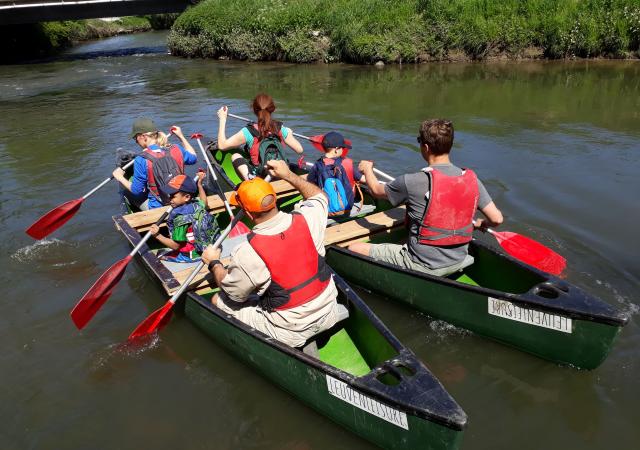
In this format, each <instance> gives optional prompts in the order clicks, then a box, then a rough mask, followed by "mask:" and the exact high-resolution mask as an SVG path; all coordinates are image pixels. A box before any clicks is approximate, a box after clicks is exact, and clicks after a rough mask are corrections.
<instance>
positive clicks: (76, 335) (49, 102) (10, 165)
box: [0, 33, 640, 450]
mask: <svg viewBox="0 0 640 450" xmlns="http://www.w3.org/2000/svg"><path fill="white" fill-rule="evenodd" d="M165 38H166V34H164V33H147V34H141V35H130V36H122V37H115V38H111V39H107V40H103V41H98V42H94V43H89V44H85V45H82V46H79V47H76V48H75V49H73V51H72V52H70V53H69V54H67V55H64V56H63V57H62V58H59V59H57V60H54V61H48V62H41V63H36V64H26V65H14V66H1V67H0V105H1V107H0V111H1V115H0V161H1V166H0V186H1V190H0V192H1V193H2V196H1V197H2V198H1V199H2V201H1V202H0V225H1V226H2V231H3V233H2V234H3V236H4V238H3V239H2V240H0V258H2V271H0V285H1V286H2V287H3V292H2V294H3V295H2V296H0V305H1V307H2V313H1V314H0V330H1V336H2V342H3V345H2V349H3V351H2V352H1V353H0V373H1V374H2V385H1V387H0V392H1V393H2V396H1V397H0V399H1V402H0V423H2V426H0V448H3V449H56V450H62V449H86V448H91V449H115V448H118V449H139V448H156V449H170V448H181V449H209V448H216V449H218V448H220V449H226V448H228V449H231V448H233V449H236V448H239V449H283V448H284V449H292V450H293V449H296V450H298V449H300V450H302V449H304V450H306V449H321V448H335V449H365V448H370V445H369V444H368V443H367V442H365V441H363V440H361V439H360V438H358V437H355V436H353V435H351V434H350V433H349V432H347V431H346V430H344V429H342V428H340V427H339V426H337V425H334V424H333V423H332V422H330V421H329V420H327V419H325V418H324V417H322V416H320V415H318V414H317V413H315V412H314V411H312V410H310V409H309V408H307V407H305V406H302V405H301V404H299V403H298V402H297V401H296V400H295V399H293V398H292V397H290V396H289V395H288V394H286V393H284V392H282V391H281V390H279V389H278V388H276V387H274V386H273V385H271V384H270V383H269V382H268V381H266V380H264V379H262V378H261V377H260V376H257V375H256V374H255V373H253V372H252V371H250V370H248V369H247V368H246V367H245V366H243V365H242V364H240V363H238V362H237V361H236V360H235V359H234V358H233V356H231V355H228V354H226V353H225V352H224V351H222V350H221V349H220V348H218V347H217V346H216V345H215V344H214V343H213V342H212V341H211V340H209V339H208V338H207V337H206V336H205V335H204V334H202V333H201V332H199V331H198V330H197V329H196V328H195V327H194V326H193V325H192V324H191V323H190V322H189V321H187V320H186V319H184V318H177V319H175V320H174V321H173V322H172V323H171V324H170V326H168V327H167V328H166V329H165V331H163V333H162V334H161V336H160V337H159V338H158V339H156V340H155V341H154V343H153V345H151V346H150V347H149V348H147V349H145V350H144V351H136V350H131V349H127V348H123V347H121V346H119V345H118V344H119V343H120V342H122V341H123V340H125V339H126V337H127V336H128V334H129V333H130V332H131V330H132V329H133V328H134V327H135V326H136V325H137V324H138V323H139V322H140V321H141V320H142V319H143V318H144V317H146V315H148V314H149V313H150V312H151V311H152V310H153V309H155V308H157V307H158V306H160V305H161V304H162V303H163V302H164V301H165V296H164V294H163V293H162V292H161V290H160V289H159V288H158V287H157V286H156V285H155V283H154V282H153V281H151V280H150V279H149V278H148V277H147V276H146V274H145V273H143V271H142V269H141V267H140V266H139V265H138V264H137V263H134V264H131V265H130V267H129V268H128V269H127V272H126V275H125V277H124V279H123V280H122V281H121V283H120V284H119V286H118V288H117V289H116V291H115V292H114V294H113V296H112V298H111V299H110V300H109V301H108V302H107V303H106V304H105V306H104V307H103V308H102V310H101V311H100V313H99V314H98V315H97V316H96V317H95V319H94V320H93V321H92V322H91V324H90V325H89V326H87V328H85V330H83V331H82V332H78V331H77V330H76V329H75V327H74V326H73V324H72V322H71V321H70V319H69V315H68V314H69V311H70V309H71V308H72V307H73V305H74V304H75V303H76V302H77V300H78V299H79V298H80V296H81V295H82V294H83V293H84V292H85V290H86V289H87V288H88V287H89V286H90V285H91V284H92V283H93V281H94V280H95V279H96V278H97V277H98V276H99V275H100V273H102V271H103V270H104V269H106V268H107V267H108V266H109V265H110V264H111V263H113V262H115V261H116V260H118V259H120V258H122V257H123V256H124V255H125V254H126V253H127V252H128V251H129V249H128V247H127V245H126V244H125V242H124V240H123V239H122V238H121V237H120V235H119V234H118V233H117V232H116V231H115V230H114V227H113V225H112V222H111V215H113V214H116V213H117V212H118V199H117V196H116V187H115V186H114V185H109V186H108V187H106V188H104V189H103V190H101V191H99V192H98V193H97V194H95V195H94V196H93V197H91V198H90V199H89V200H87V201H86V202H85V204H84V205H83V207H82V209H81V210H80V212H79V213H78V214H77V215H76V217H75V218H74V219H73V220H72V221H70V222H69V223H68V224H67V225H65V226H64V227H63V228H61V229H60V230H59V231H57V232H56V233H55V234H54V235H53V236H52V237H51V238H48V239H47V240H45V241H42V242H39V243H35V244H34V243H33V241H32V240H31V239H30V238H29V237H28V236H27V235H26V234H24V229H25V228H27V227H28V226H29V225H30V224H31V223H32V222H33V221H34V220H35V219H36V218H37V217H39V216H40V215H41V214H42V213H44V212H46V211H47V210H49V209H51V208H53V207H54V206H56V205H58V204H60V203H62V202H63V201H66V200H69V199H72V198H77V197H79V196H81V195H82V194H84V193H85V192H87V191H88V190H90V189H91V188H92V187H93V186H95V185H96V184H97V182H98V181H99V180H102V179H103V178H104V177H106V176H108V174H109V173H110V172H111V170H112V169H113V166H114V154H115V150H116V148H118V147H123V148H130V149H133V148H134V147H133V143H132V141H131V140H130V139H128V132H129V130H130V127H131V122H132V121H133V120H134V119H135V118H137V117H139V116H151V117H153V118H154V119H155V120H156V122H157V123H158V124H159V125H160V126H161V127H163V128H165V129H166V128H168V127H169V126H170V125H172V124H178V125H181V126H182V127H183V129H184V130H185V134H186V133H187V132H189V133H191V132H195V131H200V132H203V133H205V134H208V135H215V130H217V117H216V115H215V111H216V110H217V108H218V107H219V106H220V105H223V104H227V105H230V106H231V107H232V111H233V112H235V113H238V114H240V115H249V107H248V104H249V102H250V100H251V99H252V98H253V96H254V95H255V94H256V93H257V92H259V91H266V92H269V93H270V94H272V95H273V96H274V97H275V99H276V101H277V105H278V111H277V114H278V118H280V119H282V120H284V121H285V123H286V124H287V125H288V126H290V127H292V128H293V129H294V130H295V131H297V132H299V133H302V134H307V135H314V134H320V133H322V132H325V131H327V130H331V129H334V130H339V131H341V132H343V133H344V134H345V135H346V136H347V137H349V138H351V139H352V140H353V143H354V149H353V151H352V153H351V154H352V155H353V156H354V158H356V159H359V158H368V159H374V160H375V161H376V164H377V166H378V167H380V168H381V169H383V170H385V171H387V172H389V173H391V174H393V175H399V174H401V173H403V172H406V171H414V170H416V169H419V168H420V167H422V165H423V163H422V161H421V158H420V155H419V153H418V152H417V148H416V141H415V136H416V133H417V129H418V125H419V123H420V122H421V121H422V120H424V119H426V118H430V117H445V118H449V119H450V120H452V121H453V122H454V125H455V127H456V143H455V148H454V150H453V153H452V159H453V160H454V161H455V162H456V163H458V164H459V165H463V166H466V167H472V168H474V169H475V170H476V171H477V173H478V174H479V176H480V177H481V178H482V179H483V180H484V182H485V185H486V186H487V188H488V190H489V192H490V194H491V195H492V196H493V198H494V200H495V201H496V203H497V205H498V206H499V207H500V208H501V209H502V211H503V212H504V214H505V217H506V223H505V225H504V227H503V228H504V229H505V230H513V231H516V232H521V233H524V234H527V235H528V236H531V237H533V238H534V239H537V240H539V241H541V242H542V243H544V244H546V245H549V246H551V247H553V248H555V249H556V250H557V251H559V252H560V253H562V254H563V255H564V256H565V257H566V258H567V260H568V270H567V275H566V278H567V280H568V281H570V282H572V283H574V284H576V285H578V286H580V287H582V288H584V289H586V290H587V291H589V292H591V293H593V294H595V295H598V296H600V297H601V298H602V299H604V300H605V301H607V302H609V303H611V304H613V305H615V306H617V307H618V308H621V309H623V310H625V311H627V312H628V313H629V314H630V322H629V324H628V325H627V326H626V327H625V329H624V330H623V333H622V334H621V336H620V338H619V340H618V342H617V345H616V346H615V348H614V349H613V351H612V353H611V355H610V356H609V358H608V359H607V360H606V361H605V362H604V363H603V364H602V366H601V367H599V368H598V369H596V370H594V371H578V370H575V369H573V368H569V367H560V366H558V365H555V364H552V363H549V362H546V361H543V360H540V359H538V358H536V357H533V356H530V355H527V354H524V353H521V352H518V351H516V350H512V349H510V348H507V347H505V346H503V345H499V344H497V343H494V342H491V341H489V340H487V339H483V338H481V337H478V336H474V335H473V334H470V333H468V332H465V331H463V330H460V329H457V328H454V327H451V326H449V325H447V324H445V323H442V322H438V321H433V320H431V319H429V318H428V317H425V316H423V315H421V314H419V313H416V312H414V311H412V310H410V309H407V308H404V307H402V306H399V305H396V304H391V303H390V302H387V301H385V300H384V299H382V298H378V297H375V296H371V295H367V294H366V293H363V295H364V297H365V298H366V299H367V300H368V301H369V303H370V305H371V306H372V307H373V309H374V310H375V311H376V312H377V313H378V314H379V316H380V317H381V318H382V319H383V320H384V321H385V322H386V323H387V325H388V326H389V327H390V328H391V330H392V331H393V332H394V333H395V334H396V335H397V336H398V338H399V339H400V340H401V341H403V342H404V343H405V344H407V345H408V346H409V347H410V348H411V349H413V350H414V351H415V352H416V353H417V354H418V356H419V357H420V358H421V359H422V360H423V361H424V362H425V363H426V364H427V365H428V366H429V367H430V369H431V370H432V371H433V372H434V373H435V375H436V376H438V377H439V378H440V380H441V381H442V382H443V384H444V385H445V387H446V388H447V390H448V391H449V392H450V393H451V394H452V395H453V396H454V397H455V398H456V400H457V401H458V402H459V403H460V404H461V405H462V407H463V408H464V410H465V411H466V412H467V414H468V415H469V426H468V428H467V431H466V433H465V438H464V442H463V448H464V449H488V448H492V449H510V448H518V449H520V450H524V449H549V450H551V449H566V448H581V449H600V448H609V447H611V446H613V445H615V446H617V447H618V448H637V446H638V442H639V441H640V428H638V423H640V413H639V412H638V411H639V410H638V408H637V401H638V399H640V395H639V394H640V392H639V388H638V375H639V374H640V358H639V356H640V329H639V325H640V320H639V316H640V315H639V314H638V312H639V310H640V308H639V306H638V304H639V302H638V300H637V291H638V281H639V280H640V263H639V262H638V251H639V250H640V244H639V242H640V240H639V239H638V238H637V236H636V235H637V230H638V223H640V207H639V206H640V205H639V202H638V199H637V196H638V194H639V193H640V182H639V181H638V172H640V144H639V143H638V141H639V139H640V126H639V123H640V65H639V64H638V62H619V61H606V62H604V61H593V62H584V61H579V62H523V63H497V64H486V65H485V64H432V65H423V66H417V67H416V66H405V67H395V66H394V67H390V66H387V67H384V68H383V69H381V70H380V69H377V68H374V67H360V66H348V65H338V64H336V65H309V66H298V65H289V64H275V63H241V62H227V61H202V60H186V59H178V58H174V57H171V56H169V55H167V54H166V51H164V50H163V46H164V39H165ZM132 49H133V50H132ZM240 126H241V124H240V123H237V122H234V121H233V120H232V119H230V122H229V127H230V129H231V130H236V129H238V128H239V127H240ZM308 151H309V153H311V154H313V153H314V150H313V149H311V148H309V150H308ZM634 230H636V231H634ZM283 376H286V374H283Z"/></svg>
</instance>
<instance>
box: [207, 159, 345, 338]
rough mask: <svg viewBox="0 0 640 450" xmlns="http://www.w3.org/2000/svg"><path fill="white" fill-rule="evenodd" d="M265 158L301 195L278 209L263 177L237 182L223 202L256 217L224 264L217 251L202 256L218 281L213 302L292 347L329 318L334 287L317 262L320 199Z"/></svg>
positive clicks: (323, 206) (323, 217) (323, 210)
mask: <svg viewBox="0 0 640 450" xmlns="http://www.w3.org/2000/svg"><path fill="white" fill-rule="evenodd" d="M268 165H269V167H271V168H273V167H278V170H277V171H274V173H273V175H275V176H278V177H281V178H282V179H284V180H286V181H288V182H289V183H291V184H292V185H293V186H294V187H296V188H297V189H298V190H300V192H301V193H302V195H303V197H304V198H305V201H304V202H303V203H302V204H301V205H299V207H298V208H297V209H296V211H295V212H294V213H292V214H288V213H284V212H281V211H278V210H277V208H276V207H275V204H276V203H275V201H276V196H275V192H274V191H273V188H272V187H271V186H270V185H269V184H268V183H266V182H265V181H264V180H262V179H261V178H254V179H252V180H249V181H244V182H243V183H242V184H241V185H240V187H239V189H238V191H237V192H236V193H235V195H234V196H233V197H232V199H231V201H232V203H238V204H240V205H241V206H242V207H243V209H244V210H245V211H246V213H247V215H249V216H250V217H251V218H252V220H253V221H254V222H255V223H256V225H255V226H254V227H253V229H252V233H251V235H250V236H249V238H248V242H245V243H243V244H240V245H239V246H238V247H237V248H236V249H235V251H234V253H233V254H232V261H231V263H230V264H229V266H228V267H227V268H224V267H222V265H221V263H220V262H219V261H217V258H218V257H219V254H220V253H219V251H217V252H212V251H210V250H209V249H207V250H205V253H204V254H203V255H202V257H203V260H205V262H208V263H209V267H210V270H212V271H213V273H214V278H215V279H216V282H217V283H218V285H219V286H220V288H221V292H220V294H219V296H218V297H215V298H214V299H213V302H214V304H216V305H217V306H218V307H219V308H220V309H222V310H223V311H224V312H226V313H228V314H231V315H233V316H234V317H236V318H237V319H239V320H241V321H242V322H244V323H247V324H249V325H250V326H252V327H253V328H255V329H257V330H259V331H262V332H263V333H265V334H267V335H269V336H272V337H274V338H275V339H278V340H279V341H281V342H284V343H286V344H288V345H291V346H294V347H297V346H301V345H303V344H304V343H305V341H306V340H307V339H308V338H310V337H311V336H314V335H315V334H317V333H318V332H320V331H322V330H326V329H328V328H330V327H331V326H333V324H334V323H335V322H336V320H337V314H336V308H337V302H336V298H337V289H336V287H335V284H334V282H333V279H332V277H331V274H330V271H329V269H328V267H327V266H326V265H325V263H324V254H325V249H324V233H325V229H326V224H327V199H326V196H325V195H324V194H323V193H322V191H321V190H320V189H319V188H318V187H317V186H314V185H313V184H311V183H309V182H307V181H305V180H303V179H302V178H300V177H298V176H296V175H294V174H292V173H291V172H290V171H289V169H288V167H287V164H286V163H284V162H283V161H270V162H269V163H268ZM212 265H213V266H212ZM256 295H257V297H255V296H256Z"/></svg>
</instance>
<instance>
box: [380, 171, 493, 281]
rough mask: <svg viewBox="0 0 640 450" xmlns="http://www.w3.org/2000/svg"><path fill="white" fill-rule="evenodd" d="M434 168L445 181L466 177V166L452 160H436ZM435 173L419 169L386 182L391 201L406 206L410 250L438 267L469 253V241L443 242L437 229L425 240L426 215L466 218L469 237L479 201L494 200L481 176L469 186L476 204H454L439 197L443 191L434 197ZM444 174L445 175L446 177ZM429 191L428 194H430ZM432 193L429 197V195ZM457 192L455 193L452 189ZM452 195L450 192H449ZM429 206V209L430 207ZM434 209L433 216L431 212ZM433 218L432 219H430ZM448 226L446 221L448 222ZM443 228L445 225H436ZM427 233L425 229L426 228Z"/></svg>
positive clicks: (431, 267) (447, 265)
mask: <svg viewBox="0 0 640 450" xmlns="http://www.w3.org/2000/svg"><path fill="white" fill-rule="evenodd" d="M429 168H430V169H433V171H434V172H435V171H437V174H438V175H436V176H439V178H440V180H445V182H449V180H451V182H455V181H454V180H456V179H459V178H461V177H463V169H461V168H459V167H457V166H455V165H453V164H450V163H449V164H435V165H432V166H429ZM466 173H467V174H473V172H472V171H471V170H466ZM433 176H434V173H433V172H431V173H430V172H429V171H420V172H417V173H412V174H407V175H402V176H400V177H398V178H397V179H396V180H394V181H393V182H391V183H389V185H388V186H387V189H386V191H387V198H388V199H389V201H390V202H391V204H392V205H400V204H405V205H406V208H407V229H408V233H409V236H408V239H407V245H408V250H409V254H410V255H411V256H412V257H413V259H415V260H416V261H419V262H421V263H423V264H424V265H426V266H427V267H428V268H430V269H433V270H437V269H442V268H446V267H450V266H454V265H455V264H458V263H461V262H463V261H464V259H465V257H466V255H467V253H468V247H469V242H468V240H466V239H463V240H465V242H460V243H446V242H445V243H441V242H439V241H438V240H437V239H436V237H438V236H442V235H443V234H444V233H435V235H434V238H433V239H432V240H426V239H424V238H421V235H420V234H421V233H420V231H421V230H423V229H424V228H425V227H424V223H425V219H431V217H433V216H434V215H436V216H437V217H436V220H440V221H442V220H444V221H447V220H451V219H453V218H454V217H455V218H458V220H461V219H460V218H462V220H466V219H467V218H468V221H466V225H467V227H466V228H467V229H465V230H464V231H460V233H461V234H462V233H464V234H465V236H463V238H466V237H470V233H471V232H472V229H473V225H472V222H473V212H474V211H475V210H476V205H478V206H480V207H481V208H482V207H485V206H486V205H488V204H489V203H490V202H491V197H489V194H488V193H487V191H486V189H485V188H484V186H483V185H482V182H480V181H479V180H478V181H477V182H476V181H475V179H474V184H475V185H474V186H471V187H470V189H469V190H470V191H471V192H472V196H473V197H474V200H473V203H474V204H473V205H472V206H470V207H469V205H468V204H467V205H460V207H457V206H458V205H455V204H454V203H449V202H446V200H445V202H444V203H443V202H442V201H438V204H437V205H436V204H435V203H436V201H437V198H438V197H440V196H441V195H440V191H439V192H438V196H437V197H435V199H434V195H433V194H434V191H433V190H432V189H431V186H432V179H433ZM443 177H444V178H443ZM427 193H428V195H427ZM427 196H429V197H430V198H427ZM453 196H456V193H453ZM448 197H449V198H450V197H451V196H448ZM427 207H429V210H427ZM429 212H431V217H430V216H429V214H428V213H429ZM431 220H433V219H431ZM445 226H446V225H445ZM435 228H444V227H435ZM423 234H424V232H423Z"/></svg>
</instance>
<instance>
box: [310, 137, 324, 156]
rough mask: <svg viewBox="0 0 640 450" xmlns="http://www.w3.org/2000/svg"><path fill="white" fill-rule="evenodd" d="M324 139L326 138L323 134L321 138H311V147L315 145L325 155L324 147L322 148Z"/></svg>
mask: <svg viewBox="0 0 640 450" xmlns="http://www.w3.org/2000/svg"><path fill="white" fill-rule="evenodd" d="M322 138H324V135H323V134H321V135H319V136H311V137H310V138H309V142H311V145H313V146H314V147H315V149H316V150H318V151H320V152H322V153H324V147H323V146H322Z"/></svg>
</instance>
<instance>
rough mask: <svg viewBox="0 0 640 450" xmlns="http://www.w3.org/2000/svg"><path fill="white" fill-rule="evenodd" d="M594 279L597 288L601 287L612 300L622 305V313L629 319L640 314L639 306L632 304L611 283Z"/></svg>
mask: <svg viewBox="0 0 640 450" xmlns="http://www.w3.org/2000/svg"><path fill="white" fill-rule="evenodd" d="M594 279H595V282H596V284H598V286H602V287H603V288H605V289H607V290H608V291H609V293H610V294H611V296H612V297H613V298H614V300H615V301H617V302H618V303H619V304H621V305H622V307H623V308H622V311H623V312H624V313H625V314H627V315H628V316H629V317H631V316H634V315H636V314H638V313H639V312H640V305H638V304H636V303H633V302H632V301H631V299H629V297H627V296H626V295H623V294H621V293H620V292H619V291H618V290H617V289H616V288H615V287H614V286H613V285H612V284H611V283H609V282H607V281H602V280H600V279H598V278H594Z"/></svg>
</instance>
